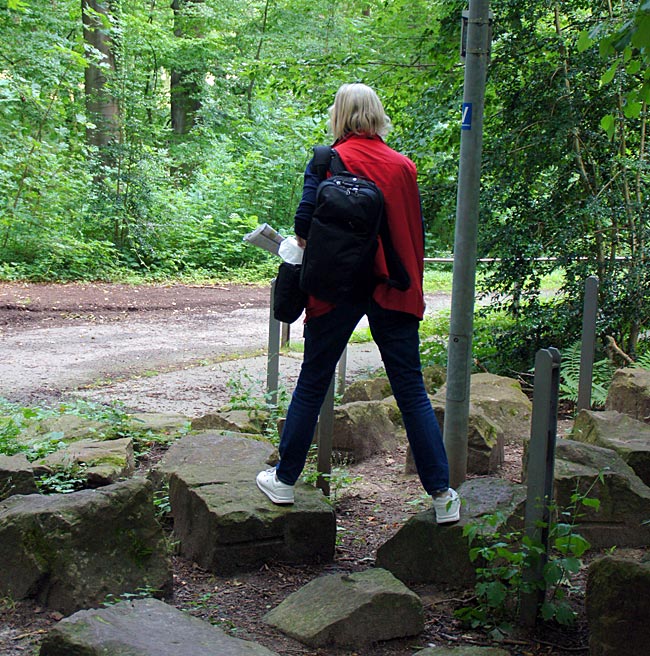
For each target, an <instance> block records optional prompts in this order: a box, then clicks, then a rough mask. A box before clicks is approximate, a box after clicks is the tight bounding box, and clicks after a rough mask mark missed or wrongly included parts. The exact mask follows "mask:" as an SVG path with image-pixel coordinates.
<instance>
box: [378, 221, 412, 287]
mask: <svg viewBox="0 0 650 656" xmlns="http://www.w3.org/2000/svg"><path fill="white" fill-rule="evenodd" d="M379 236H380V237H381V244H382V246H383V247H384V258H385V260H386V267H387V268H388V279H387V280H385V281H384V282H385V283H386V284H387V285H388V286H389V287H393V288H394V289H398V290H399V291H401V292H404V291H406V290H407V289H408V288H409V287H410V286H411V277H410V276H409V274H408V271H407V270H406V267H405V266H404V264H403V262H402V259H401V258H400V256H399V254H398V252H397V251H396V250H395V246H393V239H392V237H391V236H390V229H389V227H388V219H387V218H386V212H384V215H383V216H382V217H381V223H380V225H379Z"/></svg>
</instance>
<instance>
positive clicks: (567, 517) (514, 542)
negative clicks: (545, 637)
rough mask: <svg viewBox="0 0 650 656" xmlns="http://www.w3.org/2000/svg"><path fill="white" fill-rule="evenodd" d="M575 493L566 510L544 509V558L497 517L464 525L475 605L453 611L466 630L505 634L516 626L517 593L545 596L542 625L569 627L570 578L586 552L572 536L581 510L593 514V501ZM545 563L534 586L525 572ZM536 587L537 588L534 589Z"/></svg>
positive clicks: (579, 539) (541, 549) (572, 615)
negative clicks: (473, 577) (540, 592)
mask: <svg viewBox="0 0 650 656" xmlns="http://www.w3.org/2000/svg"><path fill="white" fill-rule="evenodd" d="M590 491H591V488H590V490H589V491H587V493H585V494H579V493H578V492H576V493H574V494H573V495H572V497H571V502H570V505H569V507H568V508H566V509H558V508H557V507H554V506H551V507H549V508H548V513H549V517H551V518H553V519H551V520H550V522H549V523H548V524H543V525H541V526H539V527H538V530H541V529H542V528H547V529H548V545H549V548H548V552H547V551H546V548H545V546H544V545H543V544H542V543H541V542H540V541H539V540H537V539H533V538H531V536H530V535H525V534H524V533H523V532H522V531H521V530H517V529H512V528H510V527H509V526H508V525H507V522H506V517H505V516H504V515H503V514H502V513H495V514H493V515H487V516H485V517H482V518H480V519H479V520H477V521H475V522H472V523H469V524H467V525H466V526H465V527H464V528H463V535H464V536H466V537H467V538H468V539H469V542H470V545H471V548H470V552H469V556H470V560H471V561H472V562H475V563H476V564H477V567H476V577H477V581H476V585H475V589H474V592H475V601H474V603H473V604H472V605H471V606H466V607H463V608H460V609H459V610H458V611H456V615H457V617H459V618H460V619H462V620H463V621H465V622H467V623H468V624H469V625H470V626H472V627H474V628H476V627H481V628H483V629H487V630H496V631H498V632H508V631H510V630H511V627H512V624H513V623H514V622H516V621H517V618H518V614H519V601H520V595H521V594H522V593H532V592H534V591H535V590H536V589H541V590H544V591H545V594H544V600H543V603H542V606H541V608H540V613H541V616H542V618H543V619H544V620H545V621H550V620H555V621H557V622H558V623H559V624H565V625H568V624H571V623H573V621H574V619H575V612H574V611H573V610H572V608H571V606H570V605H569V603H568V600H567V588H568V587H569V586H570V585H571V577H572V576H574V575H576V574H577V573H578V572H579V571H580V568H581V567H582V561H581V558H582V556H583V555H584V554H585V552H586V551H587V550H588V549H589V548H590V545H589V543H588V542H587V540H585V539H584V538H583V537H582V536H581V535H580V534H579V533H578V532H577V530H576V523H577V521H578V519H579V518H580V517H581V516H582V515H583V512H582V509H583V508H592V509H595V510H598V508H599V506H600V502H599V500H598V499H595V498H591V497H589V496H588V494H589V492H590ZM542 558H543V559H544V561H545V562H544V566H543V570H542V575H543V581H541V582H535V580H534V578H532V577H530V576H527V571H528V570H529V569H531V568H533V569H534V568H536V566H537V565H538V564H539V562H540V559H542ZM537 585H539V586H541V587H540V588H538V587H536V586H537Z"/></svg>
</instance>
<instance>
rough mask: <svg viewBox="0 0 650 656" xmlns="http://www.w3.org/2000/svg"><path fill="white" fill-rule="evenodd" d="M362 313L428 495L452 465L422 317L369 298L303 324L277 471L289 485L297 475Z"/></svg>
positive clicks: (443, 485) (445, 480) (444, 481)
mask: <svg viewBox="0 0 650 656" xmlns="http://www.w3.org/2000/svg"><path fill="white" fill-rule="evenodd" d="M364 314H367V315H368V323H369V325H370V331H371V333H372V336H373V339H374V340H375V342H376V344H377V346H378V347H379V351H380V353H381V358H382V360H383V362H384V367H385V369H386V373H387V375H388V379H389V381H390V385H391V387H392V390H393V394H394V395H395V399H396V401H397V405H398V407H399V409H400V411H401V413H402V418H403V419H404V426H405V427H406V434H407V437H408V440H409V444H410V445H411V451H412V453H413V459H414V461H415V466H416V468H417V471H418V475H419V477H420V481H421V482H422V486H423V487H424V489H425V490H426V491H427V492H428V493H429V494H431V493H433V492H437V491H440V490H446V489H447V487H448V486H449V465H448V463H447V454H446V452H445V447H444V444H443V441H442V434H441V432H440V427H439V426H438V421H437V420H436V416H435V414H434V412H433V408H432V407H431V401H430V400H429V397H428V396H427V392H426V389H425V387H424V382H423V380H422V369H421V366H420V348H419V345H420V338H419V334H418V329H419V320H418V319H417V317H415V316H413V315H411V314H406V313H404V312H396V311H394V310H384V309H383V308H381V307H380V306H379V305H377V303H375V301H373V300H367V299H366V300H363V301H360V302H347V303H340V304H339V305H337V306H336V307H335V308H334V309H333V310H331V311H330V312H328V313H327V314H324V315H322V316H319V317H314V318H312V319H310V320H309V321H307V323H306V324H305V356H304V360H303V364H302V368H301V370H300V376H299V378H298V382H297V385H296V389H295V391H294V393H293V396H292V398H291V403H290V405H289V410H288V412H287V418H286V422H285V424H284V430H283V431H282V437H281V438H280V447H279V449H280V462H279V463H278V465H277V476H278V478H279V479H280V481H282V482H283V483H287V484H289V485H293V484H294V483H295V482H296V481H297V480H298V477H299V476H300V473H301V472H302V470H303V467H304V466H305V460H306V459H307V454H308V452H309V447H310V446H311V443H312V438H313V435H314V431H315V429H316V423H317V421H318V415H319V413H320V408H321V405H322V404H323V400H324V399H325V395H326V394H327V389H328V387H329V384H330V381H331V379H332V376H333V375H334V372H335V370H336V365H337V363H338V361H339V359H340V357H341V355H342V353H343V350H344V349H345V347H346V345H347V343H348V340H349V339H350V335H352V332H353V331H354V329H355V327H356V325H357V323H358V322H359V320H360V319H361V318H362V317H363V315H364Z"/></svg>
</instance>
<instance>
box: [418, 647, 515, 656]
mask: <svg viewBox="0 0 650 656" xmlns="http://www.w3.org/2000/svg"><path fill="white" fill-rule="evenodd" d="M509 654H510V652H508V651H505V649H500V648H499V647H479V646H476V645H460V646H459V647H427V649H421V650H420V651H418V652H416V653H415V654H414V655H413V656H508V655H509Z"/></svg>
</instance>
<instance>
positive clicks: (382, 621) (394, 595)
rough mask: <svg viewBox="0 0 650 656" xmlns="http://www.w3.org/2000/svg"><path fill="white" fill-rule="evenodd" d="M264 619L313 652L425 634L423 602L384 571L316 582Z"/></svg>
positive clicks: (292, 596) (334, 576)
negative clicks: (326, 648)
mask: <svg viewBox="0 0 650 656" xmlns="http://www.w3.org/2000/svg"><path fill="white" fill-rule="evenodd" d="M264 619H265V621H266V622H268V623H269V624H270V625H271V626H274V627H276V628H278V629H280V631H282V632H283V633H286V634H287V635H289V636H291V637H292V638H295V639H296V640H299V641H300V642H302V643H304V644H306V645H309V646H310V647H323V646H325V645H336V646H338V647H355V648H357V647H359V646H360V645H368V644H371V643H374V642H378V641H380V640H391V639H393V638H403V637H405V636H411V635H417V634H418V633H420V632H422V631H423V630H424V615H423V610H422V602H421V601H420V598H419V597H418V596H417V595H416V594H415V593H414V592H411V591H410V590H409V589H408V588H407V587H406V586H404V585H403V584H402V583H400V582H399V581H398V580H397V579H396V578H395V577H394V576H393V575H392V574H390V572H387V571H386V570H383V569H371V570H368V571H365V572H357V573H354V574H331V575H329V576H324V577H321V578H318V579H315V580H314V581H311V582H310V583H308V584H307V585H306V586H304V587H303V588H301V589H300V590H298V591H297V592H294V593H293V594H291V595H289V597H287V598H286V599H285V600H284V601H283V602H282V603H281V604H280V605H279V606H278V607H277V608H274V609H273V610H272V611H271V612H270V613H268V614H267V615H266V616H265V618H264Z"/></svg>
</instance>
